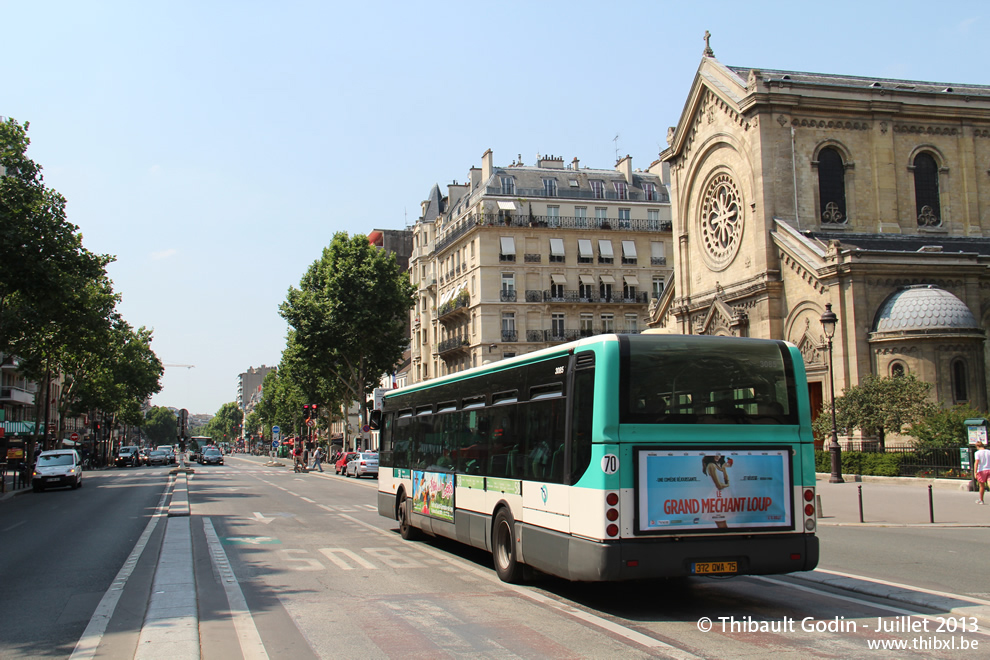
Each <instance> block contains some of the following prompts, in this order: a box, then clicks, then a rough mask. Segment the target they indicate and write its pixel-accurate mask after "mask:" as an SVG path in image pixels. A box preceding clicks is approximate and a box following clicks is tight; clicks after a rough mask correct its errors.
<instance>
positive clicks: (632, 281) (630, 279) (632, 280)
mask: <svg viewBox="0 0 990 660" xmlns="http://www.w3.org/2000/svg"><path fill="white" fill-rule="evenodd" d="M622 278H623V279H624V280H625V281H626V284H628V285H629V286H639V280H638V279H636V276H635V275H623V277H622Z"/></svg>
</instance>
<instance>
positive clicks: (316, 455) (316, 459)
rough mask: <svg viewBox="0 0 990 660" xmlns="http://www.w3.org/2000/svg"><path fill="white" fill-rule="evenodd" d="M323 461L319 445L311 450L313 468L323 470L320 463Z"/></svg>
mask: <svg viewBox="0 0 990 660" xmlns="http://www.w3.org/2000/svg"><path fill="white" fill-rule="evenodd" d="M322 461H323V450H322V449H320V448H319V447H317V448H316V451H314V452H313V469H314V470H317V469H318V470H319V471H320V472H323V466H322V465H320V463H321V462H322Z"/></svg>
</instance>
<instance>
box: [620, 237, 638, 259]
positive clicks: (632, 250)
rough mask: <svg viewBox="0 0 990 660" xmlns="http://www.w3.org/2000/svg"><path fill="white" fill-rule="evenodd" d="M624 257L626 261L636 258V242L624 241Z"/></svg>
mask: <svg viewBox="0 0 990 660" xmlns="http://www.w3.org/2000/svg"><path fill="white" fill-rule="evenodd" d="M622 256H623V257H625V258H626V259H635V258H636V241H622Z"/></svg>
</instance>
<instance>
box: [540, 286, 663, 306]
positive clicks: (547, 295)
mask: <svg viewBox="0 0 990 660" xmlns="http://www.w3.org/2000/svg"><path fill="white" fill-rule="evenodd" d="M526 302H530V303H623V304H632V305H645V304H647V303H648V302H650V294H648V293H646V292H638V293H630V294H629V295H624V294H623V293H622V292H621V291H620V292H618V293H612V294H608V295H602V294H601V293H591V292H586V293H582V292H580V291H574V290H566V291H547V290H543V291H540V290H534V289H527V290H526Z"/></svg>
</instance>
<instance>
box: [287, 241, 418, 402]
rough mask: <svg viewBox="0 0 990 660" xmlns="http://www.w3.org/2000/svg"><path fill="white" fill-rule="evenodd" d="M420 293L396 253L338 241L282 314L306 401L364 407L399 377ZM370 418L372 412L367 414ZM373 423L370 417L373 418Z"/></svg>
mask: <svg viewBox="0 0 990 660" xmlns="http://www.w3.org/2000/svg"><path fill="white" fill-rule="evenodd" d="M414 295H415V288H414V287H413V286H412V284H410V282H409V276H408V274H406V273H404V272H402V271H401V270H400V268H399V267H398V265H397V264H396V261H395V255H393V254H390V253H388V252H385V251H384V250H380V249H378V248H376V247H375V246H373V245H371V244H370V243H369V242H368V238H367V236H364V235H361V234H357V235H355V236H353V237H348V235H347V234H346V233H344V232H339V233H337V234H335V235H334V237H333V240H332V241H331V242H330V245H329V246H327V247H326V248H325V249H324V250H323V254H322V256H321V258H320V259H319V260H318V261H316V262H314V263H313V264H312V265H311V266H310V267H309V269H308V270H307V271H306V274H305V275H303V278H302V280H301V281H300V283H299V288H298V289H296V288H290V289H289V293H288V295H287V296H286V300H285V302H284V303H283V304H282V305H281V306H280V307H279V313H280V314H281V315H282V317H283V318H284V319H285V320H286V321H288V323H289V325H290V326H291V328H292V332H291V333H290V341H289V344H288V346H287V348H286V352H287V353H288V359H286V355H283V361H284V362H286V366H287V367H288V372H289V374H286V377H287V378H288V377H290V375H291V381H292V382H293V386H294V387H295V388H298V390H299V391H300V392H301V393H302V394H303V395H304V396H305V397H306V398H308V399H309V401H302V402H300V405H301V403H307V402H308V403H319V404H321V407H325V406H326V404H327V403H329V402H328V401H326V400H325V399H324V400H315V398H322V397H333V399H332V400H331V401H333V402H337V401H339V402H341V403H345V404H346V403H350V402H353V401H358V402H360V403H361V406H362V410H364V409H365V408H366V395H367V394H368V393H370V392H371V391H372V390H373V389H374V387H375V386H376V384H377V383H378V381H379V379H380V378H381V375H382V374H384V373H387V372H389V371H391V370H392V369H393V368H394V367H395V365H396V364H398V363H399V361H400V360H401V358H402V353H403V351H404V350H405V348H406V347H407V345H408V343H409V337H408V334H407V330H406V323H407V320H408V313H409V310H410V308H411V307H412V306H413V304H414V301H415V298H414ZM365 414H366V412H365ZM365 419H366V417H365Z"/></svg>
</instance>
